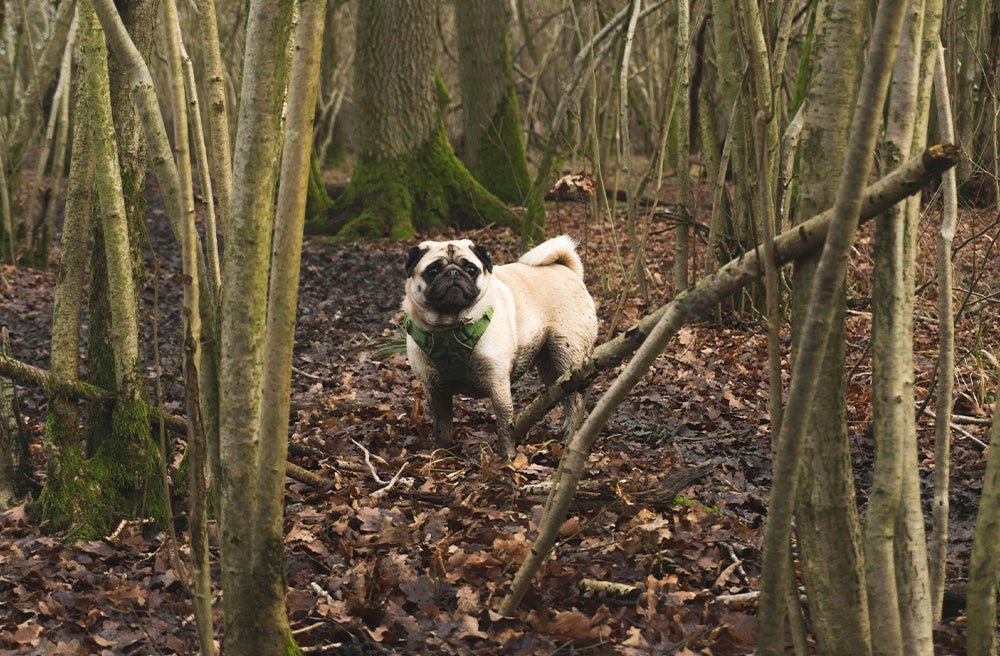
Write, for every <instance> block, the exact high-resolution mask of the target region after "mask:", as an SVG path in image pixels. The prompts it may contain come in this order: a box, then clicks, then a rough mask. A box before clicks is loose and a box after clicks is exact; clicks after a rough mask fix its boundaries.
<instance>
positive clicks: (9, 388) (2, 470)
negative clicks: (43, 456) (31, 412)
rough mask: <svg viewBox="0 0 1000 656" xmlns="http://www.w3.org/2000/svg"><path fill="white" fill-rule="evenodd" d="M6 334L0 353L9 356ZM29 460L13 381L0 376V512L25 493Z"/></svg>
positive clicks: (0, 336)
mask: <svg viewBox="0 0 1000 656" xmlns="http://www.w3.org/2000/svg"><path fill="white" fill-rule="evenodd" d="M8 341H9V340H8V334H7V329H6V328H0V353H2V354H3V355H7V354H8ZM30 473H31V460H30V459H29V457H28V436H27V435H25V432H24V425H23V424H22V423H21V411H20V408H19V407H18V403H17V387H15V386H14V381H13V380H11V379H10V378H7V377H6V376H0V512H4V511H5V510H7V509H8V508H11V507H12V506H14V505H15V504H16V503H17V499H18V498H19V497H20V496H21V495H23V494H24V493H25V492H27V486H26V483H27V480H28V475H29V474H30Z"/></svg>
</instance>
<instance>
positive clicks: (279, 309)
mask: <svg viewBox="0 0 1000 656" xmlns="http://www.w3.org/2000/svg"><path fill="white" fill-rule="evenodd" d="M326 4H327V0H300V1H299V18H298V21H299V22H298V26H297V28H296V38H295V40H296V43H295V45H296V49H295V56H294V59H293V60H292V70H291V78H290V80H289V84H288V99H289V101H288V118H287V124H286V126H285V133H286V135H288V136H286V138H285V143H284V149H283V151H282V155H281V181H280V186H279V188H278V203H277V208H276V211H275V228H274V247H273V257H272V260H271V261H272V264H271V278H270V284H269V289H270V292H269V294H268V306H267V330H266V335H265V343H264V375H263V389H262V398H261V419H260V422H261V428H260V450H259V455H258V459H257V476H258V483H257V501H256V504H255V506H256V510H257V517H256V520H255V524H256V527H255V530H256V534H255V536H254V545H255V553H254V554H253V559H254V569H255V572H254V574H255V578H258V581H259V582H258V584H257V585H258V586H265V585H266V586H268V589H267V590H266V591H261V592H263V596H264V597H265V598H266V599H270V598H271V594H273V595H274V599H275V600H276V601H277V602H279V603H277V604H276V607H275V612H276V613H277V612H284V597H285V581H284V576H283V572H284V551H283V544H284V543H283V538H284V530H283V526H282V520H283V510H284V503H283V502H284V493H285V459H286V457H287V456H288V412H289V410H288V409H289V404H290V400H291V385H292V382H291V380H292V348H293V346H294V343H295V312H296V307H297V301H298V282H299V267H300V263H301V257H302V234H303V227H304V224H305V205H306V190H307V187H308V183H309V171H310V155H311V154H312V134H313V117H314V115H315V108H316V95H317V78H318V73H319V62H320V54H321V52H322V37H323V18H324V16H325V14H326ZM265 575H266V576H268V577H269V578H268V579H267V580H260V579H261V578H263V576H265ZM258 590H259V588H258ZM285 622H286V624H285V625H284V626H285V627H287V620H285ZM283 628H284V627H283ZM290 635H291V634H290V633H289V634H288V635H286V639H287V638H289V637H290Z"/></svg>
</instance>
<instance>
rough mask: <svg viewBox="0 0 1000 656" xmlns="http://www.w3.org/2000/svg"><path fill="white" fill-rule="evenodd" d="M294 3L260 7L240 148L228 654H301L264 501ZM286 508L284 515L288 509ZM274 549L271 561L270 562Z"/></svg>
mask: <svg viewBox="0 0 1000 656" xmlns="http://www.w3.org/2000/svg"><path fill="white" fill-rule="evenodd" d="M294 4H295V3H294V2H293V1H292V0H285V1H282V2H273V1H271V0H254V1H253V2H252V3H251V5H250V14H249V19H248V23H247V43H246V49H245V53H246V54H245V59H244V63H243V70H244V76H243V85H242V91H241V93H240V109H239V120H238V127H237V133H236V141H235V144H234V145H235V148H234V155H235V159H234V167H233V205H232V213H231V225H230V231H229V239H228V242H227V244H226V251H225V258H224V266H223V294H222V296H223V302H222V318H221V342H220V343H221V346H222V351H221V356H222V357H221V368H220V395H219V397H220V402H221V403H220V455H221V462H222V480H221V483H222V486H221V496H220V501H221V506H222V508H221V510H222V513H221V517H222V536H221V547H222V583H223V594H224V597H223V608H224V610H225V650H226V652H227V653H232V654H255V655H260V656H271V655H279V654H287V653H298V648H297V647H295V642H294V639H293V637H292V634H291V629H290V627H289V624H288V617H287V614H286V612H285V588H284V580H283V568H282V567H281V563H282V558H283V543H282V540H281V535H280V531H279V532H278V534H277V535H275V534H274V532H273V530H272V528H271V527H272V526H273V523H274V522H275V521H276V522H278V525H279V526H280V519H275V518H274V517H263V516H262V515H261V513H260V510H261V505H262V503H263V500H264V499H265V498H266V497H270V495H272V494H275V493H276V492H275V490H273V489H272V488H273V485H274V483H273V482H274V481H275V480H277V481H279V483H280V481H281V480H282V475H281V472H282V471H283V467H284V464H283V462H274V461H268V462H266V463H262V462H261V461H260V460H259V457H260V454H261V453H262V450H261V446H262V445H261V423H260V422H261V390H262V385H263V383H264V381H263V365H264V348H263V346H264V338H265V317H266V304H267V279H268V270H269V268H270V267H269V263H270V249H271V229H272V212H273V209H274V188H275V183H276V177H277V170H276V168H275V163H276V162H277V161H278V158H279V155H280V153H281V143H282V136H283V134H282V129H281V115H282V105H283V100H284V97H285V86H286V83H287V80H288V63H287V52H288V45H289V34H290V26H291V21H292V12H293V8H294ZM293 100H294V99H293ZM311 109H312V108H311ZM290 129H291V128H290ZM306 134H311V131H310V132H307V133H306ZM262 466H263V467H265V468H266V469H267V471H262ZM267 507H268V508H271V507H272V504H268V506H267ZM277 510H278V511H279V515H280V510H281V506H280V503H279V504H278V507H277ZM264 552H269V553H270V558H268V559H262V558H260V557H259V554H261V553H264Z"/></svg>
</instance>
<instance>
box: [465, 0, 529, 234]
mask: <svg viewBox="0 0 1000 656" xmlns="http://www.w3.org/2000/svg"><path fill="white" fill-rule="evenodd" d="M509 10H510V5H509V3H507V2H504V1H503V0H482V1H481V2H456V3H455V18H456V23H457V29H458V49H459V68H458V72H459V84H460V85H461V90H462V116H463V119H464V127H465V130H464V136H465V143H464V145H463V149H462V161H463V162H465V165H466V166H467V167H468V169H469V171H471V172H472V175H474V176H475V178H476V180H478V181H479V182H481V183H482V185H483V186H484V187H486V189H487V190H489V191H490V192H491V193H493V194H494V195H495V196H496V197H497V198H499V199H500V200H502V201H504V202H505V203H510V204H513V205H521V206H523V207H525V208H526V209H527V211H528V214H529V216H526V217H525V220H526V221H528V222H531V223H537V222H538V221H540V220H541V217H539V216H538V215H539V213H541V214H544V212H545V206H544V204H543V203H542V202H541V194H540V193H539V190H538V189H535V188H534V187H533V185H532V184H531V176H530V174H529V173H528V160H527V158H526V156H525V151H524V136H523V132H522V130H521V112H520V109H519V107H518V102H517V93H516V90H515V88H514V68H513V65H512V64H511V59H510V43H509V24H510V14H509Z"/></svg>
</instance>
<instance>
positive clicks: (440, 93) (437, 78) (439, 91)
mask: <svg viewBox="0 0 1000 656" xmlns="http://www.w3.org/2000/svg"><path fill="white" fill-rule="evenodd" d="M434 98H435V99H436V100H437V106H438V110H440V112H441V113H442V114H444V113H445V112H446V111H448V106H449V105H451V94H450V93H448V85H447V84H445V83H444V78H443V77H441V73H435V74H434Z"/></svg>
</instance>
